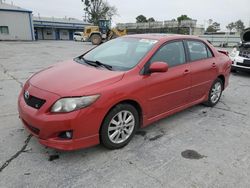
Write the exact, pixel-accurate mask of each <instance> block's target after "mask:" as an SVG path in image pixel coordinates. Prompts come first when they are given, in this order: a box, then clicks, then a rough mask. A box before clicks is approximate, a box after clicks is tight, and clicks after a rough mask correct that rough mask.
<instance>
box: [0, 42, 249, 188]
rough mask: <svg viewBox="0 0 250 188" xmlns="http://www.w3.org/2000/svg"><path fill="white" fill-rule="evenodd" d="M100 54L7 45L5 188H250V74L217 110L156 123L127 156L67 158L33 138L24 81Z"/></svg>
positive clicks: (2, 50) (1, 61) (3, 48)
mask: <svg viewBox="0 0 250 188" xmlns="http://www.w3.org/2000/svg"><path fill="white" fill-rule="evenodd" d="M92 47H93V46H91V45H89V44H86V43H85V44H84V43H81V42H71V41H38V42H0V187H203V188H206V187H209V188H210V187H225V188H230V187H232V188H233V187H237V188H240V187H250V178H249V177H250V97H249V94H250V74H247V73H237V74H232V75H231V77H230V85H229V88H228V89H227V90H226V91H225V92H224V94H223V96H222V98H221V102H220V103H219V104H218V105H217V106H216V107H215V108H207V107H205V106H203V105H197V106H195V107H193V108H189V109H187V110H184V111H183V112H180V113H177V114H175V115H173V116H171V117H168V118H166V119H163V120H161V121H159V122H156V123H154V124H153V125H151V126H150V127H148V128H145V129H142V130H140V131H138V132H137V134H136V136H135V137H134V139H133V140H132V141H131V142H130V144H129V145H128V146H127V147H125V148H123V149H120V150H115V151H110V150H107V149H105V148H103V147H102V146H96V147H93V148H90V149H83V150H79V151H74V152H59V151H55V150H53V149H49V148H45V147H43V146H41V145H40V144H39V143H38V141H37V139H35V138H34V137H30V136H29V134H28V133H27V132H26V130H24V128H23V126H22V123H21V122H20V120H19V119H18V113H17V97H18V94H19V92H20V89H21V87H22V85H23V83H24V81H25V80H27V78H28V77H29V76H30V75H32V74H33V73H35V72H37V71H39V70H41V69H43V68H45V67H48V66H49V65H52V64H54V63H57V62H60V61H63V60H67V59H72V58H73V57H76V56H77V55H80V54H82V53H83V52H85V51H86V50H88V49H90V48H92ZM72 74H74V73H72Z"/></svg>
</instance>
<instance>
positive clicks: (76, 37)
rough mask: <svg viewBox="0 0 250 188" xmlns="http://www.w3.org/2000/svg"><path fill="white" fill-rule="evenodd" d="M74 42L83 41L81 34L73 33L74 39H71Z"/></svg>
mask: <svg viewBox="0 0 250 188" xmlns="http://www.w3.org/2000/svg"><path fill="white" fill-rule="evenodd" d="M73 39H74V41H82V42H83V41H84V37H83V32H75V33H74V37H73Z"/></svg>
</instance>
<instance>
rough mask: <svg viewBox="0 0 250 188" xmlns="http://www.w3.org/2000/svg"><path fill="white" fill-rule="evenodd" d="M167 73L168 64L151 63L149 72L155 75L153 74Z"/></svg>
mask: <svg viewBox="0 0 250 188" xmlns="http://www.w3.org/2000/svg"><path fill="white" fill-rule="evenodd" d="M167 71H168V64H167V63H165V62H153V63H152V64H151V65H150V66H149V72H150V73H155V72H167Z"/></svg>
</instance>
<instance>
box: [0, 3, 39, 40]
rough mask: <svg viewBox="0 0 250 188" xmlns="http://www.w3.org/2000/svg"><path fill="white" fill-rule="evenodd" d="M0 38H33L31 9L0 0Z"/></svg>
mask: <svg viewBox="0 0 250 188" xmlns="http://www.w3.org/2000/svg"><path fill="white" fill-rule="evenodd" d="M0 40H35V36H34V27H33V22H32V11H30V10H26V9H23V8H20V7H17V6H14V5H10V4H6V3H3V2H2V1H1V0H0Z"/></svg>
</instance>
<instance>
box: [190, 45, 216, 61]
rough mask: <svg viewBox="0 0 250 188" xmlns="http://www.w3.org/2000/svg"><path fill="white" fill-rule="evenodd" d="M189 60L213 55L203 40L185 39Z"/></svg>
mask: <svg viewBox="0 0 250 188" xmlns="http://www.w3.org/2000/svg"><path fill="white" fill-rule="evenodd" d="M187 46H188V50H189V53H190V59H191V61H196V60H200V59H207V58H210V57H213V55H212V53H211V51H210V49H208V48H207V46H206V45H205V44H204V43H203V42H199V41H187Z"/></svg>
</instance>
